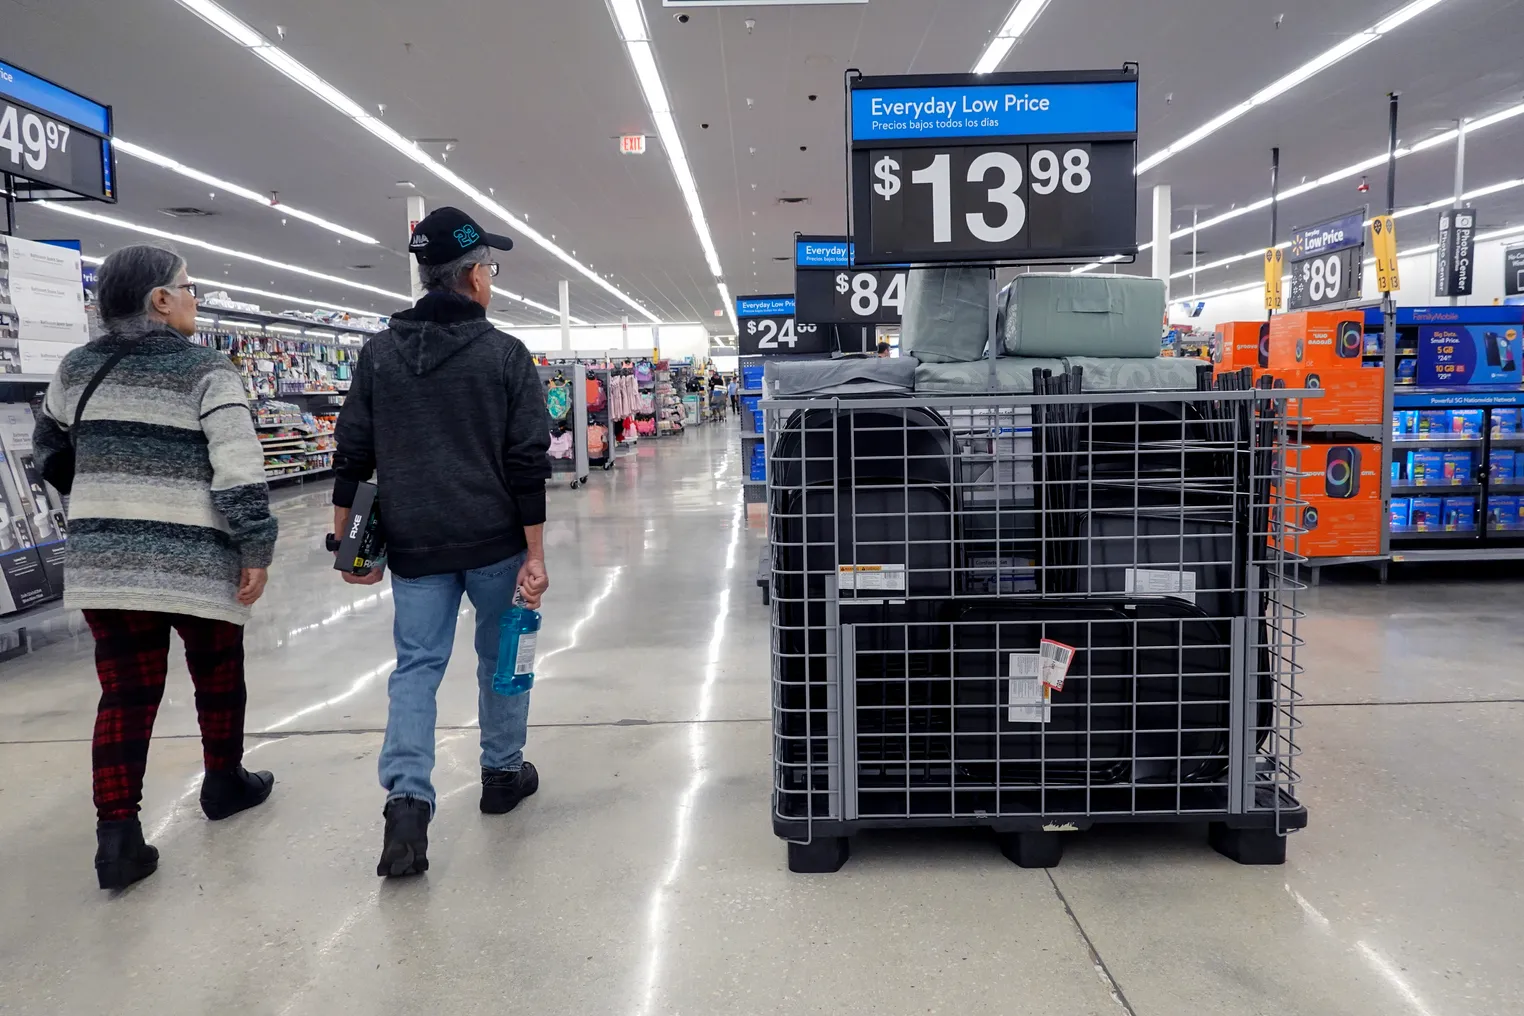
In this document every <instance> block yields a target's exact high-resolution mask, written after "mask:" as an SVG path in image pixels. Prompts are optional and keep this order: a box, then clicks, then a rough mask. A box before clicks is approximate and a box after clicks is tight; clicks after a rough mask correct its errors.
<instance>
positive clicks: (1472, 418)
mask: <svg viewBox="0 0 1524 1016" xmlns="http://www.w3.org/2000/svg"><path fill="white" fill-rule="evenodd" d="M1483 415H1484V414H1483V413H1482V411H1481V410H1480V409H1452V410H1450V433H1451V434H1452V435H1454V436H1456V437H1481V436H1482V416H1483Z"/></svg>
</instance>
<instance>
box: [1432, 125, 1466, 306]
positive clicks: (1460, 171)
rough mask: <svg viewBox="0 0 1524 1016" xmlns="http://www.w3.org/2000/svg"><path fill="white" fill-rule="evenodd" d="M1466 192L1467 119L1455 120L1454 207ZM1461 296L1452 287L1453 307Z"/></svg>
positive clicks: (1458, 303) (1442, 270)
mask: <svg viewBox="0 0 1524 1016" xmlns="http://www.w3.org/2000/svg"><path fill="white" fill-rule="evenodd" d="M1465 193H1466V121H1464V120H1457V121H1455V204H1454V207H1455V208H1456V209H1457V210H1458V209H1460V207H1461V197H1462V195H1464V194H1465ZM1451 242H1452V243H1453V242H1454V239H1453V238H1452V241H1451ZM1434 258H1435V260H1436V261H1439V260H1440V257H1439V255H1438V254H1437V253H1436V254H1435V256H1434ZM1439 271H1441V272H1444V273H1446V274H1448V273H1449V271H1450V266H1449V265H1444V266H1442V267H1441V268H1440V269H1439ZM1467 288H1468V289H1469V288H1470V287H1467ZM1460 298H1461V294H1460V293H1458V292H1456V291H1455V290H1453V289H1452V290H1451V291H1450V306H1452V307H1458V306H1460Z"/></svg>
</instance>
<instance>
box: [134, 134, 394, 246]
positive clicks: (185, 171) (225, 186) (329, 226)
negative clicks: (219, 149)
mask: <svg viewBox="0 0 1524 1016" xmlns="http://www.w3.org/2000/svg"><path fill="white" fill-rule="evenodd" d="M111 143H112V144H113V145H114V146H115V147H116V150H117V151H118V152H121V153H122V154H124V155H130V156H132V157H133V158H135V159H142V160H143V161H144V162H149V163H152V164H153V165H155V166H159V167H161V168H163V169H167V170H169V171H170V172H172V173H179V174H180V175H181V176H184V177H189V178H190V179H192V180H195V181H197V182H199V183H204V184H207V185H208V186H211V187H216V188H217V190H218V191H219V192H221V193H225V194H232V195H234V196H236V197H240V198H243V199H244V200H245V201H252V202H254V203H255V204H257V205H264V206H265V207H266V208H271V209H274V210H275V211H277V212H279V213H280V214H281V215H289V216H290V217H291V218H293V219H301V220H302V221H303V222H310V223H312V224H313V225H314V226H319V227H321V228H323V229H326V230H328V231H329V232H332V233H338V234H339V235H340V236H346V237H348V238H349V239H351V240H355V241H358V242H359V243H365V244H380V242H381V241H380V240H377V239H376V238H375V237H373V236H367V235H365V234H364V233H361V232H359V231H358V230H354V229H350V228H349V227H348V226H341V225H339V224H338V223H337V222H332V221H330V220H328V219H325V218H323V217H322V216H320V215H313V214H312V213H311V212H304V211H302V210H301V209H300V208H294V207H292V206H291V205H288V204H285V203H284V202H282V203H281V204H275V203H274V202H272V201H271V200H270V198H269V197H268V196H266V195H264V194H260V193H258V192H257V191H252V190H249V188H247V187H243V186H240V185H239V184H236V183H233V182H232V181H230V180H223V179H221V178H220V177H215V176H212V175H211V174H210V173H205V172H202V171H201V170H199V169H194V168H192V167H190V166H187V165H185V164H184V163H182V162H178V161H176V160H174V159H171V158H170V157H169V156H167V155H161V154H159V153H158V152H155V151H153V150H152V149H149V148H144V147H143V146H142V145H137V144H133V143H132V142H131V141H126V140H124V139H122V138H112V139H111Z"/></svg>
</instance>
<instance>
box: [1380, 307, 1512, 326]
mask: <svg viewBox="0 0 1524 1016" xmlns="http://www.w3.org/2000/svg"><path fill="white" fill-rule="evenodd" d="M1381 323H1382V318H1381V308H1380V307H1367V308H1366V309H1365V324H1366V327H1368V328H1369V327H1378V328H1379V327H1380V326H1381ZM1397 324H1398V325H1513V326H1515V327H1519V326H1524V307H1509V306H1506V305H1505V306H1498V307H1398V308H1397Z"/></svg>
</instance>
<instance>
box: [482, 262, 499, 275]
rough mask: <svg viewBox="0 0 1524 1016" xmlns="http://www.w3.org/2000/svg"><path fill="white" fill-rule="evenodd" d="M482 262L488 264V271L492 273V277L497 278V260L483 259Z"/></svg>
mask: <svg viewBox="0 0 1524 1016" xmlns="http://www.w3.org/2000/svg"><path fill="white" fill-rule="evenodd" d="M482 264H484V265H486V266H487V271H489V272H491V273H492V277H493V278H494V279H495V278H497V270H498V268H499V265H498V263H497V262H496V261H483V262H482Z"/></svg>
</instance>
